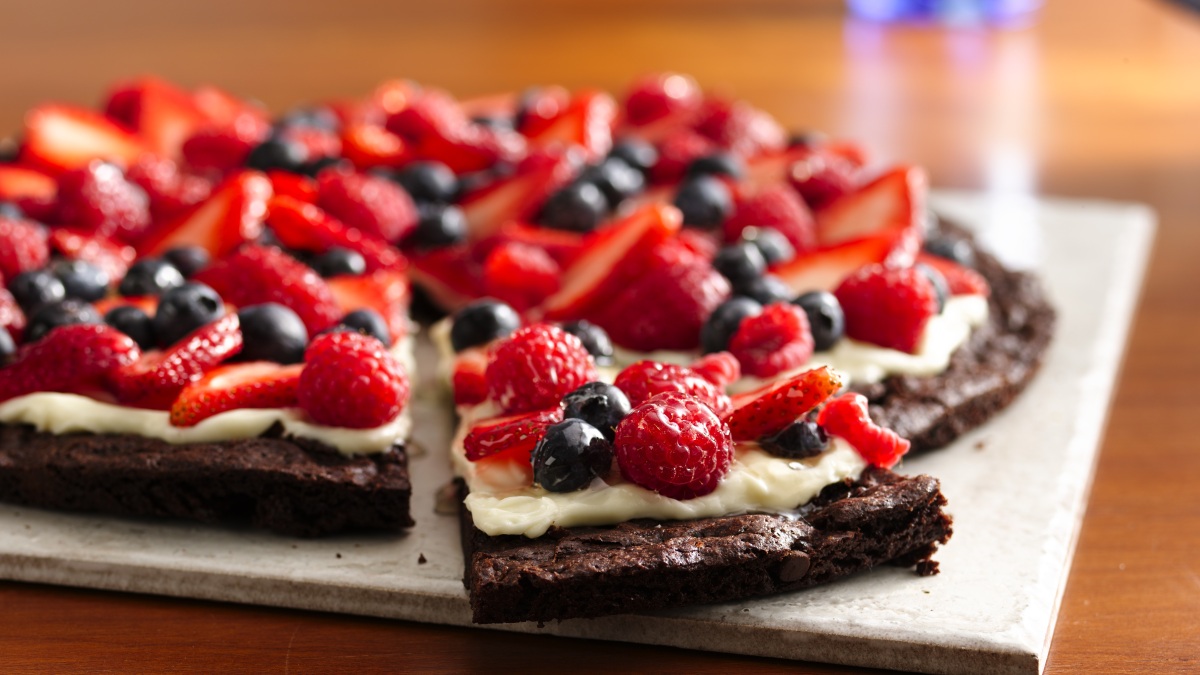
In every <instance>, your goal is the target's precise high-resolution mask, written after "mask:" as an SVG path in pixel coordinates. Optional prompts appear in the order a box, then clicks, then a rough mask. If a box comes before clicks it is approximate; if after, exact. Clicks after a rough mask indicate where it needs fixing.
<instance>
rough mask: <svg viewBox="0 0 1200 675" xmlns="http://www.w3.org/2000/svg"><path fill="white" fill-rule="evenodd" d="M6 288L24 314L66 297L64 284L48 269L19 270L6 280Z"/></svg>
mask: <svg viewBox="0 0 1200 675" xmlns="http://www.w3.org/2000/svg"><path fill="white" fill-rule="evenodd" d="M8 290H9V291H10V292H11V293H12V294H13V297H14V298H16V300H17V304H18V305H20V306H21V309H24V310H25V313H26V314H29V313H31V312H33V311H34V310H36V309H37V308H38V307H41V306H42V305H45V304H48V303H52V302H61V301H62V300H64V299H66V297H67V288H66V286H64V285H63V282H61V281H59V280H58V277H56V276H54V274H52V273H51V272H50V270H29V271H28V272H21V273H20V274H18V275H17V276H15V277H13V278H12V281H10V282H8Z"/></svg>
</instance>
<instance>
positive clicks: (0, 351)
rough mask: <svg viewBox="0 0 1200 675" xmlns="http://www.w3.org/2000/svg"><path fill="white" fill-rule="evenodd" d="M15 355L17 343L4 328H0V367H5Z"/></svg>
mask: <svg viewBox="0 0 1200 675" xmlns="http://www.w3.org/2000/svg"><path fill="white" fill-rule="evenodd" d="M16 355H17V343H16V341H15V340H13V337H12V334H11V333H9V332H8V329H7V328H5V327H4V326H0V367H3V366H7V365H8V364H9V363H11V362H12V360H13V359H14V358H15V357H16Z"/></svg>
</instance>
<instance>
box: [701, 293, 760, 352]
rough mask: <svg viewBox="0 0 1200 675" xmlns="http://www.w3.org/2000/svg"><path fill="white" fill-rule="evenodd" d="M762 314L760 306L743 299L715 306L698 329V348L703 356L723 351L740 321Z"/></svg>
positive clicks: (730, 300)
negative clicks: (702, 325)
mask: <svg viewBox="0 0 1200 675" xmlns="http://www.w3.org/2000/svg"><path fill="white" fill-rule="evenodd" d="M759 314H762V305H761V304H760V303H758V302H756V301H755V300H752V299H750V298H745V297H734V298H730V299H728V300H726V301H725V302H722V303H721V304H719V305H717V308H716V309H714V310H713V312H712V314H710V315H708V319H707V320H706V321H705V322H704V327H702V328H701V329H700V348H701V349H703V350H704V353H705V354H711V353H713V352H720V351H725V349H727V348H728V347H729V339H730V338H732V337H733V334H734V333H736V332H737V329H738V326H740V325H742V321H744V320H746V319H748V318H750V317H752V316H758V315H759Z"/></svg>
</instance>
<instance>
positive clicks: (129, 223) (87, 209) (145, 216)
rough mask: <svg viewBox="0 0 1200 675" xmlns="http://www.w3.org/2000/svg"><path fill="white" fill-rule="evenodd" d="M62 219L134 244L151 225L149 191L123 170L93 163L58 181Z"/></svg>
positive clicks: (63, 175) (64, 222)
mask: <svg viewBox="0 0 1200 675" xmlns="http://www.w3.org/2000/svg"><path fill="white" fill-rule="evenodd" d="M56 200H57V202H58V218H59V220H60V221H61V222H62V223H63V224H65V225H70V226H72V227H75V228H78V229H81V230H84V231H87V232H94V233H96V234H99V235H103V236H112V237H115V238H117V239H121V240H124V241H134V240H135V239H136V237H138V236H139V235H141V234H142V233H143V232H144V231H145V230H146V228H147V227H148V226H149V225H150V199H149V197H147V196H146V191H145V190H143V189H142V188H141V187H139V186H137V185H135V184H133V183H131V182H130V181H128V180H127V179H126V178H125V174H124V173H123V172H122V171H121V168H120V167H118V166H117V165H115V164H109V163H107V162H103V161H93V162H90V163H88V164H87V165H85V166H81V167H79V168H76V169H71V170H69V171H67V172H65V173H63V174H62V175H60V176H59V177H58V194H57V197H56Z"/></svg>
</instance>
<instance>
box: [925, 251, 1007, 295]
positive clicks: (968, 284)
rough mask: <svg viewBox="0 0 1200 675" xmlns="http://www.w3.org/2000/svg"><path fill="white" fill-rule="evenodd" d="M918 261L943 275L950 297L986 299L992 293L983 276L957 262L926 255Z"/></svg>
mask: <svg viewBox="0 0 1200 675" xmlns="http://www.w3.org/2000/svg"><path fill="white" fill-rule="evenodd" d="M917 261H918V262H919V263H920V264H922V265H925V266H927V267H929V268H931V269H934V270H937V271H938V273H939V274H941V276H942V279H944V280H945V282H946V288H947V290H948V291H949V293H950V295H982V296H983V297H985V298H986V297H988V296H989V295H990V294H991V292H992V291H991V288H990V287H989V286H988V282H987V279H984V278H983V275H982V274H980V273H979V272H976V271H975V270H973V269H970V268H969V267H964V266H962V265H960V264H959V263H957V262H954V261H952V260H947V259H945V258H940V257H938V256H936V255H927V254H924V253H922V254H920V255H918V256H917Z"/></svg>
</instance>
